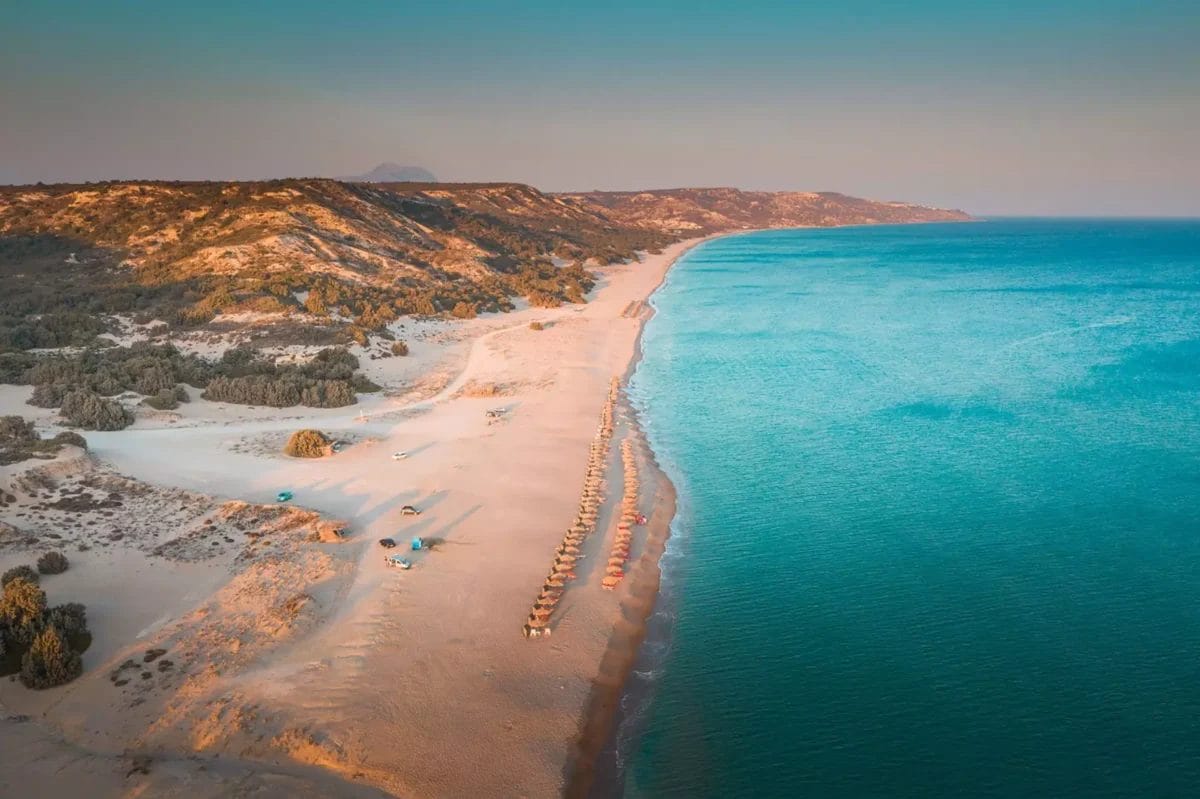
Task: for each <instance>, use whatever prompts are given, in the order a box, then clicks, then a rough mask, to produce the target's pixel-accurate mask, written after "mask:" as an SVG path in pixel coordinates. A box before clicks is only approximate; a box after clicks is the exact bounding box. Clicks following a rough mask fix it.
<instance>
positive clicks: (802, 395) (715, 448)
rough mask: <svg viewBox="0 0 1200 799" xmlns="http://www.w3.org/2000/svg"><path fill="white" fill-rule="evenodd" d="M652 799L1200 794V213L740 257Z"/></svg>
mask: <svg viewBox="0 0 1200 799" xmlns="http://www.w3.org/2000/svg"><path fill="white" fill-rule="evenodd" d="M655 303H656V305H657V307H658V311H659V313H658V315H657V316H656V317H655V318H654V319H653V320H652V321H651V323H650V324H649V326H648V328H647V330H646V334H645V342H644V343H645V358H644V360H643V361H642V363H641V365H640V367H639V369H638V371H637V374H636V376H635V379H634V381H633V385H632V388H631V392H632V394H633V396H634V400H635V402H636V403H637V405H638V406H639V407H640V408H641V410H642V414H643V420H644V422H645V424H646V427H647V431H648V434H649V436H650V439H651V442H652V444H653V446H654V448H655V449H656V451H657V452H658V453H659V455H660V456H661V460H662V461H663V464H664V466H665V467H666V469H667V470H668V472H669V473H670V474H671V476H672V478H673V479H675V481H676V482H677V484H678V486H679V489H680V494H681V497H680V499H681V509H680V515H679V517H678V518H677V520H676V525H675V536H674V538H673V539H672V542H671V545H670V549H669V552H668V555H667V557H666V560H665V568H666V580H665V586H664V594H663V597H662V599H661V600H660V607H659V613H658V614H657V616H656V619H655V624H654V627H653V637H652V640H650V641H649V642H648V645H647V646H646V647H645V650H644V652H643V657H642V662H641V663H640V665H639V670H638V675H637V677H636V679H635V681H634V682H633V684H632V686H631V695H630V696H629V697H627V704H628V713H627V716H626V718H625V721H624V724H623V727H622V730H621V733H620V736H619V746H618V752H619V760H620V763H621V765H622V767H623V770H622V771H621V773H620V780H621V782H622V783H623V787H624V791H625V795H626V796H631V797H660V796H680V797H684V796H686V797H734V796H763V797H773V796H780V797H792V796H797V797H807V796H818V797H824V796H830V797H863V796H868V797H869V796H878V797H909V796H914V797H915V796H1005V797H1008V796H1011V797H1105V796H1128V797H1133V796H1154V797H1159V796H1181V797H1182V796H1197V795H1200V223H1198V222H1184V221H1109V220H1076V221H1062V220H1054V221H1050V220H999V221H990V222H984V223H979V224H959V225H918V226H888V227H874V228H845V229H837V230H819V231H782V232H764V233H753V234H748V235H741V236H735V237H730V238H724V239H719V240H715V241H712V242H709V243H707V244H705V245H703V246H701V247H699V248H698V249H696V250H694V251H693V252H692V253H691V254H689V255H688V256H687V257H686V258H685V259H683V260H682V261H681V262H680V263H678V264H677V265H676V266H675V268H674V269H673V270H672V272H671V274H670V277H669V279H668V282H667V283H666V285H665V286H664V287H663V288H662V289H661V290H660V291H659V293H658V294H657V295H656V299H655Z"/></svg>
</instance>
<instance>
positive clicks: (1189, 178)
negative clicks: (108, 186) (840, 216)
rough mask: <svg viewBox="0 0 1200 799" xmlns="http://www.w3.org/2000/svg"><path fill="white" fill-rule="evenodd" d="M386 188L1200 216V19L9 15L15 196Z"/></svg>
mask: <svg viewBox="0 0 1200 799" xmlns="http://www.w3.org/2000/svg"><path fill="white" fill-rule="evenodd" d="M380 161H396V162H399V163H402V164H414V165H420V166H424V167H426V168H428V169H430V170H431V171H433V172H434V173H435V174H437V175H438V177H439V178H441V179H442V180H517V181H524V182H527V183H532V184H533V185H535V186H538V187H540V188H543V189H549V190H565V189H590V188H603V189H631V188H654V187H671V186H681V185H687V186H712V185H732V186H739V187H742V188H752V189H814V190H837V191H844V192H846V193H850V194H858V195H864V196H869V197H873V198H879V199H906V200H913V201H918V202H923V203H930V204H936V205H947V206H955V207H961V208H964V209H966V210H969V211H973V212H977V213H985V214H986V213H1029V214H1072V213H1079V214H1087V213H1095V214H1179V215H1200V0H1187V1H1186V2H1185V1H1184V0H1180V1H1179V2H1158V1H1156V0H1142V1H1141V2H1125V1H1120V2H1118V1H1116V0H1088V1H1087V2H1054V0H1032V1H1031V0H1005V2H990V1H987V2H979V1H976V0H954V2H937V1H935V2H920V0H911V1H910V2H887V3H885V2H856V1H855V0H825V1H824V2H821V3H803V2H790V3H789V2H765V1H764V0H742V1H741V2H737V3H733V2H729V3H705V2H701V1H700V0H694V1H693V2H666V0H636V1H634V2H625V1H624V0H608V1H600V2H589V3H577V2H570V1H569V0H559V2H548V1H546V0H524V1H522V0H507V2H483V1H482V0H480V1H477V2H465V1H464V2H456V1H455V0H441V1H440V2H439V1H438V0H430V1H429V2H401V1H399V0H393V1H392V2H358V3H354V2H343V3H333V2H328V1H327V0H325V1H323V2H307V0H290V2H277V3H267V2H253V0H246V2H240V3H225V2H220V0H214V1H211V2H204V3H199V2H197V3H187V4H184V3H181V2H146V3H129V2H94V1H92V0H87V1H85V2H54V1H53V0H38V2H22V1H21V0H0V183H25V182H34V181H39V180H41V181H46V182H50V181H83V180H101V179H107V178H151V177H153V178H186V179H194V178H258V177H279V176H289V175H337V174H345V173H353V172H363V171H366V170H367V169H369V168H371V167H372V166H374V165H375V164H377V163H379V162H380Z"/></svg>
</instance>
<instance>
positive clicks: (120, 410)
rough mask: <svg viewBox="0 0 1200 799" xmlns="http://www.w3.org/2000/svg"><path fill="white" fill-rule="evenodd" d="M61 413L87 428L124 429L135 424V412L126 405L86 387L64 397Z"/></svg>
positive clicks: (71, 421) (70, 420)
mask: <svg viewBox="0 0 1200 799" xmlns="http://www.w3.org/2000/svg"><path fill="white" fill-rule="evenodd" d="M59 414H61V415H62V417H63V418H64V419H66V420H67V421H68V422H70V423H71V424H73V425H77V426H79V427H82V428H84V429H85V430H123V429H124V428H126V427H129V425H131V424H133V414H131V413H130V412H129V411H127V410H125V406H123V405H121V403H119V402H115V401H113V400H109V399H104V398H103V397H101V396H100V395H99V394H97V393H96V392H94V391H89V390H88V389H85V388H83V389H76V390H75V391H72V392H70V393H69V394H67V395H66V396H65V397H63V402H62V407H61V408H60V409H59Z"/></svg>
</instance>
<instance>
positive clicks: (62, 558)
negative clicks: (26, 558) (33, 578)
mask: <svg viewBox="0 0 1200 799" xmlns="http://www.w3.org/2000/svg"><path fill="white" fill-rule="evenodd" d="M67 566H68V563H67V556H66V555H64V554H63V553H61V552H47V553H46V554H45V555H42V556H41V557H40V558H38V562H37V570H38V572H40V573H41V574H62V573H63V572H65V571H66V570H67Z"/></svg>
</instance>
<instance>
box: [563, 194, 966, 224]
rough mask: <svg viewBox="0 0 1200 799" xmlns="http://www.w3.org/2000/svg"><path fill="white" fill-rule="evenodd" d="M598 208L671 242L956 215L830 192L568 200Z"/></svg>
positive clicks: (959, 216) (962, 216) (961, 217)
mask: <svg viewBox="0 0 1200 799" xmlns="http://www.w3.org/2000/svg"><path fill="white" fill-rule="evenodd" d="M570 196H571V197H573V198H574V199H576V200H578V201H579V202H586V203H589V204H594V205H599V206H601V207H603V208H604V209H605V211H606V212H607V213H608V214H609V215H610V216H611V217H612V218H613V219H614V220H616V221H618V222H620V223H622V224H626V225H635V226H639V227H646V228H653V229H656V230H662V231H665V232H668V233H671V234H672V235H676V236H694V235H698V234H707V233H719V232H721V231H725V230H744V229H749V228H781V227H832V226H835V225H873V224H886V223H897V222H958V221H965V220H968V219H970V218H971V217H970V216H969V215H967V214H966V213H964V212H962V211H956V210H947V209H943V208H929V207H926V206H923V205H913V204H911V203H902V202H877V201H874V200H863V199H860V198H858V197H848V196H846V195H845V194H838V193H836V192H799V191H780V192H766V191H741V190H739V189H726V188H716V189H663V190H658V191H597V192H587V193H584V194H574V195H570Z"/></svg>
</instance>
